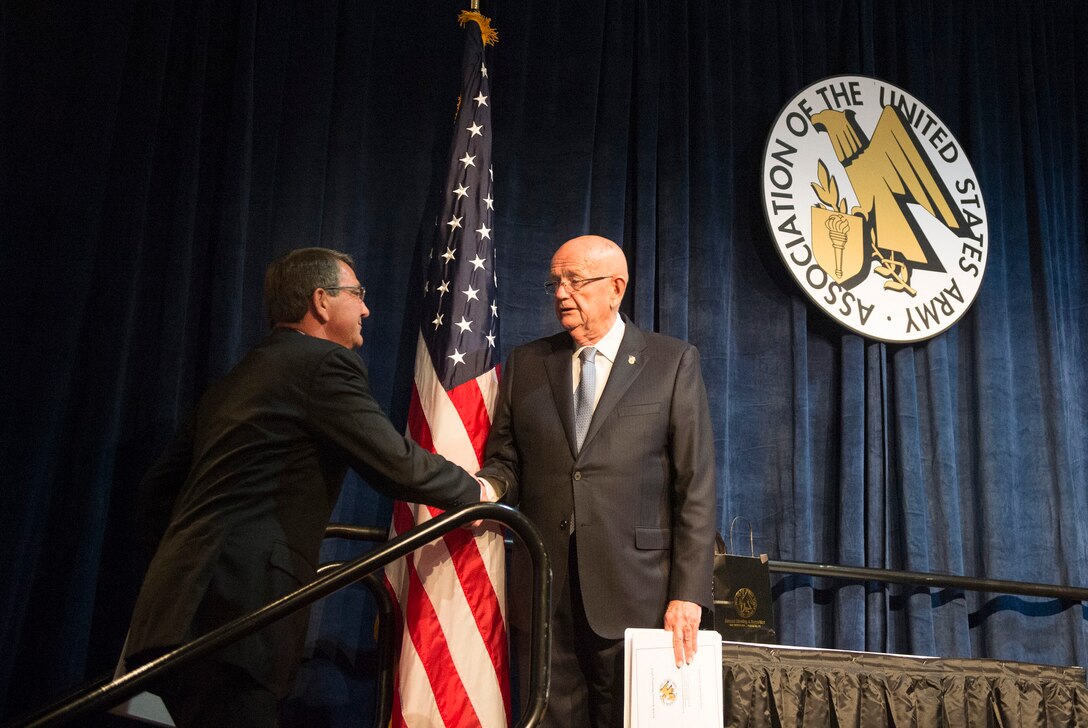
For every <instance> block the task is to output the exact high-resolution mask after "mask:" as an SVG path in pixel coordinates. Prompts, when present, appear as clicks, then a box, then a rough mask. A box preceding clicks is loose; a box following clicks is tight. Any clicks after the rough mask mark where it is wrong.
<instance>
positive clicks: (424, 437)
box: [386, 13, 510, 728]
mask: <svg viewBox="0 0 1088 728" xmlns="http://www.w3.org/2000/svg"><path fill="white" fill-rule="evenodd" d="M466 22H467V23H468V30H467V36H468V37H467V39H466V44H465V55H464V61H463V64H462V85H461V98H460V101H459V103H458V107H457V114H456V116H457V121H456V125H455V128H454V134H453V141H452V144H451V147H450V160H449V172H448V174H447V176H446V184H445V188H444V189H443V191H442V194H443V201H442V211H441V213H440V214H439V217H438V219H437V221H436V224H435V231H434V235H433V238H432V244H431V250H430V256H429V260H428V262H427V276H426V281H424V282H422V283H421V284H420V293H421V295H422V299H423V302H422V307H421V310H422V313H423V315H422V316H421V320H420V330H419V338H418V343H417V346H416V359H415V388H414V391H413V393H412V402H411V408H410V410H409V415H408V430H409V433H410V435H411V436H412V438H413V439H415V441H416V442H418V443H419V444H420V445H422V446H423V447H426V448H429V449H430V450H431V451H433V452H438V453H441V454H442V455H444V456H445V457H446V458H448V459H449V460H451V461H453V462H455V463H457V464H458V465H460V466H461V467H463V468H464V469H465V470H467V471H469V472H470V473H474V472H476V471H477V470H478V469H479V467H480V463H481V462H482V460H483V454H484V446H485V444H486V442H487V433H488V430H489V429H490V427H491V417H492V413H493V411H494V402H495V398H496V395H497V393H498V367H497V363H498V356H499V349H498V335H499V312H498V305H497V298H496V287H497V283H498V280H497V277H496V274H495V235H494V232H493V220H494V214H495V212H494V210H495V208H494V200H493V199H492V192H491V191H492V181H493V175H492V169H491V98H490V96H491V92H490V88H489V82H488V78H487V65H486V62H485V59H484V42H483V36H484V35H485V34H489V35H490V36H492V37H493V36H494V32H493V31H492V30H491V29H490V25H489V23H488V21H487V19H486V18H483V17H482V16H479V15H478V14H476V13H462V17H461V24H462V25H466ZM477 24H478V26H479V27H478V26H477ZM440 513H441V510H439V509H437V508H430V507H428V506H421V505H417V504H410V503H402V502H397V503H395V504H394V507H393V523H392V527H391V535H396V534H397V533H403V532H404V531H407V530H408V529H410V528H412V527H413V526H414V525H416V524H418V523H423V522H424V521H426V520H428V519H430V518H432V517H433V516H435V515H438V514H440ZM503 548H504V546H503V538H502V532H501V529H500V528H498V527H497V526H494V525H491V526H487V525H485V527H483V528H479V529H476V530H475V531H468V530H466V529H457V530H456V532H454V533H450V534H447V535H446V536H445V538H444V539H443V540H441V541H437V542H434V543H432V544H429V545H427V546H425V547H423V548H421V549H419V550H418V551H416V552H414V553H413V554H411V555H409V556H408V557H407V558H405V559H402V560H400V561H398V562H397V563H395V564H393V565H392V566H390V567H389V568H388V569H387V570H386V579H387V580H388V583H389V587H390V589H391V590H392V591H393V593H394V598H395V599H396V602H397V605H398V607H399V615H398V617H399V618H398V629H399V632H400V634H399V635H398V637H399V642H400V655H399V658H398V663H397V674H396V677H395V679H394V700H393V720H392V725H393V726H411V727H412V728H416V727H417V726H447V727H448V726H485V727H488V728H489V727H490V726H505V725H507V724H508V723H509V722H510V690H509V682H510V681H509V661H508V651H507V640H506V618H505V610H506V590H505V561H504V559H505V554H504V551H503Z"/></svg>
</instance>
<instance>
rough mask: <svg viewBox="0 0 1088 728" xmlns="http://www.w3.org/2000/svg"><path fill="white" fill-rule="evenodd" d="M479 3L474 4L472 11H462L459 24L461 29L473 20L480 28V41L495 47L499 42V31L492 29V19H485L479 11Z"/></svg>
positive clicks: (458, 18)
mask: <svg viewBox="0 0 1088 728" xmlns="http://www.w3.org/2000/svg"><path fill="white" fill-rule="evenodd" d="M478 6H479V3H478V2H475V1H474V2H473V3H472V10H462V11H461V14H460V15H458V16H457V22H458V23H460V24H461V27H462V28H463V27H465V23H467V22H468V21H470V20H472V21H475V23H476V25H478V26H480V39H481V40H483V42H484V45H485V46H489V45H495V44H496V43H498V42H499V31H497V30H495V29H494V28H492V27H491V18H488V17H485V16H483V15H481V14H480V11H479V10H478V9H477V8H478Z"/></svg>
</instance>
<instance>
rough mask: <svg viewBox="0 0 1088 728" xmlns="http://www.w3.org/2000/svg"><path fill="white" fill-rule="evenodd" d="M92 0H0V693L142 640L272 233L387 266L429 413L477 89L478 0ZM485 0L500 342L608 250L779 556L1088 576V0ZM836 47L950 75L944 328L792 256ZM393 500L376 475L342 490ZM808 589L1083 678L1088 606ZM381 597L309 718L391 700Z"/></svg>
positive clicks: (389, 365) (1074, 579) (41, 684)
mask: <svg viewBox="0 0 1088 728" xmlns="http://www.w3.org/2000/svg"><path fill="white" fill-rule="evenodd" d="M98 5H100V7H88V6H84V5H79V6H75V5H73V4H62V3H31V2H3V3H0V205H2V206H0V284H2V288H0V290H3V291H4V292H5V294H6V295H7V300H8V307H9V310H8V315H7V316H5V317H4V319H5V324H4V331H5V333H6V336H5V337H4V338H5V340H6V341H8V342H9V343H8V345H7V346H5V347H4V351H3V353H2V354H0V361H2V362H3V369H2V375H3V378H2V385H0V386H3V388H4V400H3V401H4V407H3V412H4V414H3V419H2V423H3V425H2V426H3V430H2V431H0V437H2V439H0V443H2V445H0V457H2V462H0V472H2V473H3V476H4V477H3V487H2V488H0V493H2V495H0V498H2V501H0V544H2V545H3V551H2V556H3V559H2V561H0V585H2V586H0V590H2V591H0V595H2V599H3V602H2V603H0V639H2V642H0V716H11V715H15V714H18V713H20V712H22V711H23V710H26V709H29V708H31V707H34V706H37V705H40V704H41V703H43V702H45V701H47V700H48V699H49V698H51V697H53V696H56V695H58V694H59V693H61V692H63V691H64V690H65V689H66V688H68V687H70V686H72V685H74V684H77V683H79V682H80V681H82V680H84V679H86V678H88V677H90V676H93V675H97V674H100V673H102V672H104V671H107V670H109V669H110V667H111V666H112V663H113V661H114V660H115V659H116V655H117V654H118V652H119V650H120V647H121V642H122V640H123V637H124V631H125V628H126V626H127V621H128V615H129V612H130V610H131V607H132V604H133V602H134V600H135V594H136V590H137V589H138V587H139V583H140V579H141V577H142V572H143V568H144V566H145V565H146V562H147V559H148V558H149V557H150V549H151V548H153V546H154V542H155V539H156V538H157V536H158V531H157V529H158V528H161V525H162V524H157V523H153V522H149V519H148V518H147V517H146V516H145V514H146V513H149V512H151V511H152V510H153V509H150V508H149V505H151V504H147V503H145V502H144V501H145V500H146V498H145V497H144V496H145V494H142V493H141V492H140V491H139V488H138V484H139V479H140V476H141V475H142V473H143V471H144V470H145V469H146V468H147V467H148V465H149V464H150V463H151V462H152V461H153V459H154V457H155V455H156V454H157V452H158V451H159V449H160V448H161V447H162V445H163V444H164V442H165V441H166V440H167V438H168V437H169V436H170V435H171V433H172V432H173V429H174V427H175V426H176V424H177V422H178V420H179V418H180V417H182V416H183V415H184V413H185V412H186V411H187V409H188V408H189V407H191V406H192V404H193V403H194V401H195V399H196V397H197V396H198V395H199V393H200V392H201V391H202V389H203V388H204V387H205V386H206V385H207V384H208V382H209V381H211V380H213V379H214V378H216V377H218V376H220V375H221V374H223V373H224V372H225V371H226V370H227V369H229V367H230V366H231V365H232V364H233V363H234V362H235V361H237V360H238V359H239V358H240V356H241V355H242V353H243V352H244V351H245V350H246V349H247V348H248V347H249V346H251V345H252V344H253V343H255V342H256V341H257V340H259V338H260V337H261V336H262V334H263V331H264V328H265V325H264V321H263V319H262V315H261V301H260V282H261V276H262V273H263V269H264V266H265V265H266V263H267V262H268V261H269V260H270V259H271V258H272V257H273V256H274V255H275V254H276V253H278V252H281V251H283V250H285V249H288V248H291V247H296V246H301V245H313V244H318V245H327V246H331V247H337V248H342V249H345V250H347V251H349V252H350V253H352V254H353V255H355V256H356V258H357V260H358V261H360V278H361V279H362V280H363V282H364V283H365V284H366V285H367V287H368V292H369V295H368V303H370V302H371V301H372V302H373V305H372V309H373V316H372V318H371V319H370V320H369V322H368V324H367V326H366V338H367V342H366V344H365V345H364V348H363V350H362V357H363V358H364V359H365V361H366V362H367V364H368V366H369V367H370V370H371V374H372V379H373V383H374V385H375V388H376V391H377V393H378V395H379V398H380V400H381V401H382V402H383V404H384V405H385V406H386V407H387V408H388V411H389V412H390V413H391V415H392V416H393V417H394V419H395V420H397V421H400V422H403V420H404V417H405V413H406V409H407V393H408V387H409V382H410V377H411V364H412V357H411V353H412V349H411V345H412V342H414V334H413V330H412V321H413V317H414V314H415V312H416V306H417V302H418V298H417V297H416V296H415V295H413V292H414V290H415V286H414V284H413V283H412V281H413V280H414V276H415V274H416V272H417V268H418V265H419V259H418V256H419V252H418V251H419V248H420V245H419V243H420V241H421V240H423V239H425V238H426V237H427V235H428V231H429V226H430V225H431V224H432V223H433V217H434V210H435V185H436V183H437V181H438V177H440V175H441V173H442V169H443V165H444V159H443V156H444V154H445V152H446V150H447V149H448V140H449V134H450V128H449V125H450V120H451V119H452V116H453V109H454V105H455V103H456V98H455V95H456V93H457V65H458V60H459V59H460V53H461V47H462V42H463V35H462V32H463V31H461V30H460V29H459V28H458V27H457V26H456V23H455V22H454V18H455V16H456V13H457V11H458V10H460V9H461V3H459V2H454V1H453V0H441V1H440V2H435V1H434V0H430V1H428V2H424V1H423V0H407V1H405V2H401V3H386V4H384V5H375V4H373V3H347V2H344V3H340V2H335V1H334V0H307V2H298V1H297V0H268V1H267V2H257V1H256V0H249V1H241V2H235V3H217V2H209V1H207V0H197V1H194V2H184V3H181V2H179V3H171V2H165V1H164V2H136V1H135V0H119V1H117V2H112V3H100V4H98ZM483 9H484V11H485V12H486V13H487V14H488V15H490V16H491V17H492V18H493V19H494V21H495V24H496V25H497V27H498V28H499V31H500V37H501V41H500V44H499V45H498V46H497V47H496V48H493V49H492V50H491V51H490V53H491V56H490V58H491V60H490V63H489V66H490V72H491V78H492V83H493V87H492V92H493V99H492V103H493V114H494V117H493V118H494V126H495V129H494V133H495V137H494V140H495V141H494V156H495V181H496V187H497V192H496V195H495V205H496V211H497V222H496V232H495V234H496V239H497V245H498V251H499V252H498V255H499V270H500V273H499V295H500V306H501V308H500V315H501V317H502V319H503V344H504V346H505V348H506V350H507V351H508V350H509V349H510V348H511V347H513V346H516V345H518V344H520V343H523V342H525V341H528V340H530V339H533V338H535V337H538V336H541V335H544V334H547V333H551V332H552V331H554V330H555V329H556V325H555V322H554V319H553V316H552V313H551V307H550V305H549V303H548V301H547V300H546V299H545V298H544V297H543V294H541V295H539V296H538V295H537V291H538V290H539V284H540V282H541V281H542V280H543V278H544V277H545V274H546V270H547V266H548V260H549V258H550V255H551V252H552V251H553V250H554V249H555V247H557V246H558V245H559V244H560V243H561V242H563V241H564V240H566V239H567V238H569V237H572V236H573V235H576V234H580V233H583V232H589V231H592V232H597V233H600V234H602V235H606V236H608V237H611V238H612V239H614V240H616V241H617V242H620V243H621V244H622V245H623V246H624V249H625V250H626V252H627V254H628V257H629V260H630V263H631V271H632V276H631V282H630V286H629V289H628V290H629V294H628V298H627V300H626V301H625V304H624V305H625V308H626V310H627V312H628V313H629V314H630V315H631V316H632V317H633V318H634V320H635V321H636V322H637V323H638V324H639V325H640V326H643V327H646V328H652V329H655V330H658V331H662V332H665V333H668V334H672V335H674V336H678V337H681V338H684V339H687V340H689V341H691V342H693V343H694V344H696V345H697V346H698V347H699V349H700V351H701V353H702V357H703V368H704V375H705V377H706V381H707V386H708V390H709V396H710V400H711V401H710V404H711V411H712V413H713V419H714V426H715V445H716V449H717V452H716V457H717V462H718V485H719V502H720V509H719V516H720V524H721V528H722V530H728V524H729V522H730V520H731V519H732V518H733V517H734V516H743V517H745V518H747V519H748V520H749V521H751V523H752V526H753V530H754V533H755V540H756V546H757V550H759V551H764V552H766V553H768V554H769V555H770V556H771V557H772V558H777V559H787V560H800V561H815V562H824V563H838V564H850V565H864V566H871V567H888V568H897V569H909V570H917V571H944V572H950V573H956V574H966V575H973V576H985V577H991V578H1000V579H1013V580H1028V581H1038V582H1050V583H1057V584H1072V585H1079V586H1085V585H1088V477H1086V475H1088V473H1086V470H1088V445H1086V443H1088V374H1086V373H1085V367H1084V361H1085V358H1086V354H1088V351H1086V347H1088V305H1086V304H1085V300H1088V299H1086V296H1085V294H1084V290H1085V288H1086V287H1088V235H1086V233H1088V202H1086V199H1088V194H1086V192H1085V189H1086V188H1085V184H1086V180H1085V175H1086V174H1088V138H1086V135H1085V132H1084V131H1083V128H1084V125H1085V124H1086V123H1088V102H1086V98H1088V61H1086V60H1085V56H1084V53H1083V52H1081V51H1080V50H1079V49H1080V47H1081V45H1082V39H1083V38H1084V37H1085V36H1086V34H1088V5H1086V4H1085V3H1083V2H1077V1H1076V0H1045V1H1042V2H1028V1H1027V0H1023V1H1018V2H1014V1H1011V0H971V1H968V0H959V1H955V0H954V1H952V2H947V1H940V2H938V1H936V0H898V1H897V2H879V1H878V0H841V1H838V2H836V1H834V0H832V1H829V0H822V1H821V2H814V1H809V0H782V1H781V2H766V1H765V0H734V1H733V2H717V1H715V0H688V1H687V2H669V3H650V2H644V1H641V0H640V1H637V2H636V1H635V0H628V1H619V0H612V1H611V2H609V1H607V0H583V1H582V2H577V3H575V2H555V1H554V0H553V1H552V2H547V3H545V2H539V1H536V0H518V1H517V2H499V1H498V0H494V1H493V2H491V3H487V2H485V7H484V8H483ZM837 74H862V75H869V76H876V77H879V78H882V79H884V80H886V81H888V82H890V83H892V84H895V85H897V86H900V87H902V88H903V89H905V90H907V91H908V92H909V93H911V94H912V95H914V96H915V97H917V98H918V99H920V100H922V101H923V103H925V104H926V106H928V107H929V108H930V109H932V110H933V111H934V112H935V113H936V114H937V115H938V116H940V118H941V119H942V120H943V121H944V122H945V124H946V125H947V126H948V127H949V128H950V130H951V131H952V132H953V133H954V134H955V135H956V137H957V138H958V140H959V141H960V142H961V144H962V146H963V148H964V150H965V152H966V153H967V155H968V156H969V158H970V160H971V162H972V164H973V166H974V168H975V171H976V173H977V175H978V180H979V183H980V186H981V189H982V192H983V195H984V198H985V202H986V207H987V211H988V222H989V227H990V239H989V262H988V267H987V272H986V277H985V280H984V282H983V285H982V289H981V291H980V293H979V296H978V298H977V300H976V302H975V304H974V306H973V307H972V309H971V310H970V311H969V312H968V313H967V314H966V315H965V316H964V318H963V319H962V320H961V321H960V322H959V323H958V324H956V325H955V326H954V327H953V328H952V329H950V330H949V331H947V332H946V333H944V334H941V335H940V336H938V337H936V338H934V339H932V340H929V341H927V342H924V343H920V344H915V345H910V346H907V345H888V344H881V343H875V342H872V341H867V340H865V339H862V338H860V337H859V336H857V335H854V334H851V333H848V332H846V331H845V330H844V329H842V328H840V327H838V326H837V325H836V324H834V323H832V322H831V321H830V320H829V319H827V317H826V316H825V315H824V314H822V313H821V312H819V311H817V310H816V309H814V308H813V307H812V306H811V305H810V304H809V303H808V302H807V299H806V298H805V297H804V295H803V294H802V292H801V291H800V289H799V288H798V287H797V285H796V284H794V283H793V282H792V280H791V279H790V278H789V277H788V275H787V274H786V272H785V270H784V269H783V266H782V265H781V262H780V261H779V259H778V256H777V254H776V253H775V252H774V251H773V248H772V242H771V239H770V236H769V234H768V232H767V229H766V224H765V221H764V216H763V212H762V207H761V200H760V184H761V182H760V165H761V160H762V151H763V146H764V144H765V142H766V138H767V135H768V133H769V131H770V128H771V125H772V123H773V122H774V119H775V117H776V115H777V114H778V111H779V109H780V108H781V106H782V105H783V104H784V103H785V102H786V101H787V100H788V99H790V98H791V97H792V96H793V95H794V94H795V93H797V92H798V91H799V90H800V89H802V88H804V87H805V86H807V85H809V84H811V83H813V82H815V81H816V80H819V79H821V78H824V77H827V76H831V75H837ZM388 512H389V510H388V504H387V503H385V502H383V501H382V500H381V499H379V498H378V497H377V496H375V495H373V493H372V492H371V491H369V490H368V489H367V488H366V487H365V484H362V483H360V482H358V481H357V480H355V479H351V480H350V482H349V484H348V486H347V487H346V488H345V492H344V497H343V499H342V502H341V504H340V506H339V508H338V512H337V517H338V518H339V519H341V520H354V521H358V522H364V523H378V524H384V523H385V522H387V520H388ZM349 550H350V549H349V547H347V546H343V545H336V544H331V545H330V546H329V547H328V553H327V554H326V555H327V556H329V557H330V558H331V557H335V556H342V555H345V554H346V553H348V551H349ZM775 582H776V583H775V589H774V594H775V597H776V598H775V613H776V619H775V622H776V624H775V626H776V629H777V631H778V634H779V639H780V641H781V642H783V643H788V644H797V645H808V646H816V647H834V648H844V649H864V650H874V651H889V652H899V653H913V654H929V655H941V656H955V657H996V658H1001V659H1009V660H1027V661H1039V662H1047V663H1057V664H1079V665H1085V666H1088V610H1086V608H1085V605H1084V604H1076V603H1069V602H1064V601H1060V600H1057V601H1050V600H1040V599H1028V598H1023V599H1021V598H1015V597H1008V596H1002V595H994V594H974V593H963V592H960V591H956V590H947V591H928V590H917V589H910V588H906V587H887V586H885V585H881V584H875V583H874V584H858V585H842V584H836V583H833V582H825V581H821V580H812V579H810V578H801V577H793V576H787V577H785V578H777V579H776V580H775ZM369 609H370V607H369V606H367V600H366V599H365V598H363V597H362V596H361V595H360V594H358V593H352V594H348V595H343V596H341V597H337V598H335V599H331V600H329V601H328V602H327V603H326V604H324V605H323V606H322V607H321V608H320V609H318V610H316V612H315V619H314V627H313V630H312V637H313V641H314V643H315V651H316V653H317V655H318V658H319V659H318V660H315V661H314V662H313V663H311V665H310V666H309V668H308V669H307V670H306V671H305V672H304V674H303V676H302V679H301V680H300V687H299V699H298V703H299V708H298V710H299V711H302V712H303V713H305V711H306V710H312V711H316V712H317V713H322V714H323V715H324V716H325V717H324V720H326V721H328V722H329V723H339V722H342V721H343V722H345V724H346V722H347V721H350V720H354V719H355V718H356V717H357V716H358V714H359V711H360V710H361V708H360V703H359V702H358V701H359V700H364V699H365V695H366V693H367V690H366V680H367V674H368V671H370V670H372V665H371V664H370V662H371V661H372V649H371V646H370V645H371V641H370V640H371V637H370V635H369V632H370V629H371V624H370V622H369V619H370V616H369V614H368V610H369ZM352 701H356V702H352ZM315 714H316V713H315Z"/></svg>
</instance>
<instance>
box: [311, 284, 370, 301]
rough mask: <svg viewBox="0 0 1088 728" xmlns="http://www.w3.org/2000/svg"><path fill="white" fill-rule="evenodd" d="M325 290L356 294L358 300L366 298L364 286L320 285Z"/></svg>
mask: <svg viewBox="0 0 1088 728" xmlns="http://www.w3.org/2000/svg"><path fill="white" fill-rule="evenodd" d="M321 287H322V288H324V289H325V290H326V291H347V292H348V293H350V294H351V295H353V296H357V297H358V298H359V300H360V301H365V300H366V286H321Z"/></svg>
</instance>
